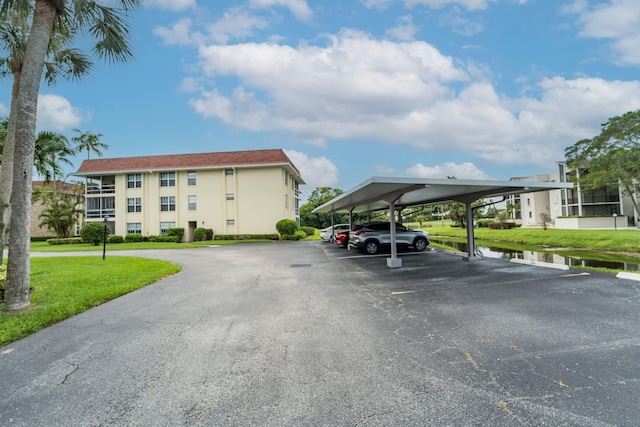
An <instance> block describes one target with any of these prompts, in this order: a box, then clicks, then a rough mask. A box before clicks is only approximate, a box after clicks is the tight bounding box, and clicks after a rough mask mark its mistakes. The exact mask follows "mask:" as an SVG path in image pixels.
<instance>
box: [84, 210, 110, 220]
mask: <svg viewBox="0 0 640 427" xmlns="http://www.w3.org/2000/svg"><path fill="white" fill-rule="evenodd" d="M105 216H108V217H109V218H113V217H115V216H116V210H115V209H87V213H86V215H85V218H86V219H96V218H99V219H103V218H104V217H105Z"/></svg>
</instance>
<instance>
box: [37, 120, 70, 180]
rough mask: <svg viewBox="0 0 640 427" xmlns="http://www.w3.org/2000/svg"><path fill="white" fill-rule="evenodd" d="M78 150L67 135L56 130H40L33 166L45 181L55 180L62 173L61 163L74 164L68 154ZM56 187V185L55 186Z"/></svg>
mask: <svg viewBox="0 0 640 427" xmlns="http://www.w3.org/2000/svg"><path fill="white" fill-rule="evenodd" d="M75 153H76V151H75V150H74V149H73V148H71V147H70V146H69V140H68V139H67V137H66V136H64V135H62V134H59V133H56V132H39V133H38V136H37V138H36V145H35V149H34V155H33V166H34V167H35V169H36V172H38V174H39V175H41V176H42V177H43V179H44V181H45V182H51V181H53V182H55V181H56V176H60V175H62V168H61V163H65V164H67V165H72V164H73V163H71V160H69V159H68V156H73V155H74V154H75ZM54 188H55V186H54Z"/></svg>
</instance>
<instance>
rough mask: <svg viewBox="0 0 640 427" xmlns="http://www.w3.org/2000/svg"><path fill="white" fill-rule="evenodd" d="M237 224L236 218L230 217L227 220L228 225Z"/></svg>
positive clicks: (233, 225)
mask: <svg viewBox="0 0 640 427" xmlns="http://www.w3.org/2000/svg"><path fill="white" fill-rule="evenodd" d="M235 225H236V220H235V219H228V220H227V227H235Z"/></svg>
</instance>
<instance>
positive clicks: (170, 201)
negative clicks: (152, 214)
mask: <svg viewBox="0 0 640 427" xmlns="http://www.w3.org/2000/svg"><path fill="white" fill-rule="evenodd" d="M175 210H176V197H175V196H167V197H160V211H161V212H174V211H175Z"/></svg>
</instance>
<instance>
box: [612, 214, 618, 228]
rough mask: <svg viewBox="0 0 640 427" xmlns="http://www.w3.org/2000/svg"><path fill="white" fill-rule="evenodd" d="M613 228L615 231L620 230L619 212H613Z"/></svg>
mask: <svg viewBox="0 0 640 427" xmlns="http://www.w3.org/2000/svg"><path fill="white" fill-rule="evenodd" d="M613 230H614V231H617V230H618V214H617V213H614V214H613Z"/></svg>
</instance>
